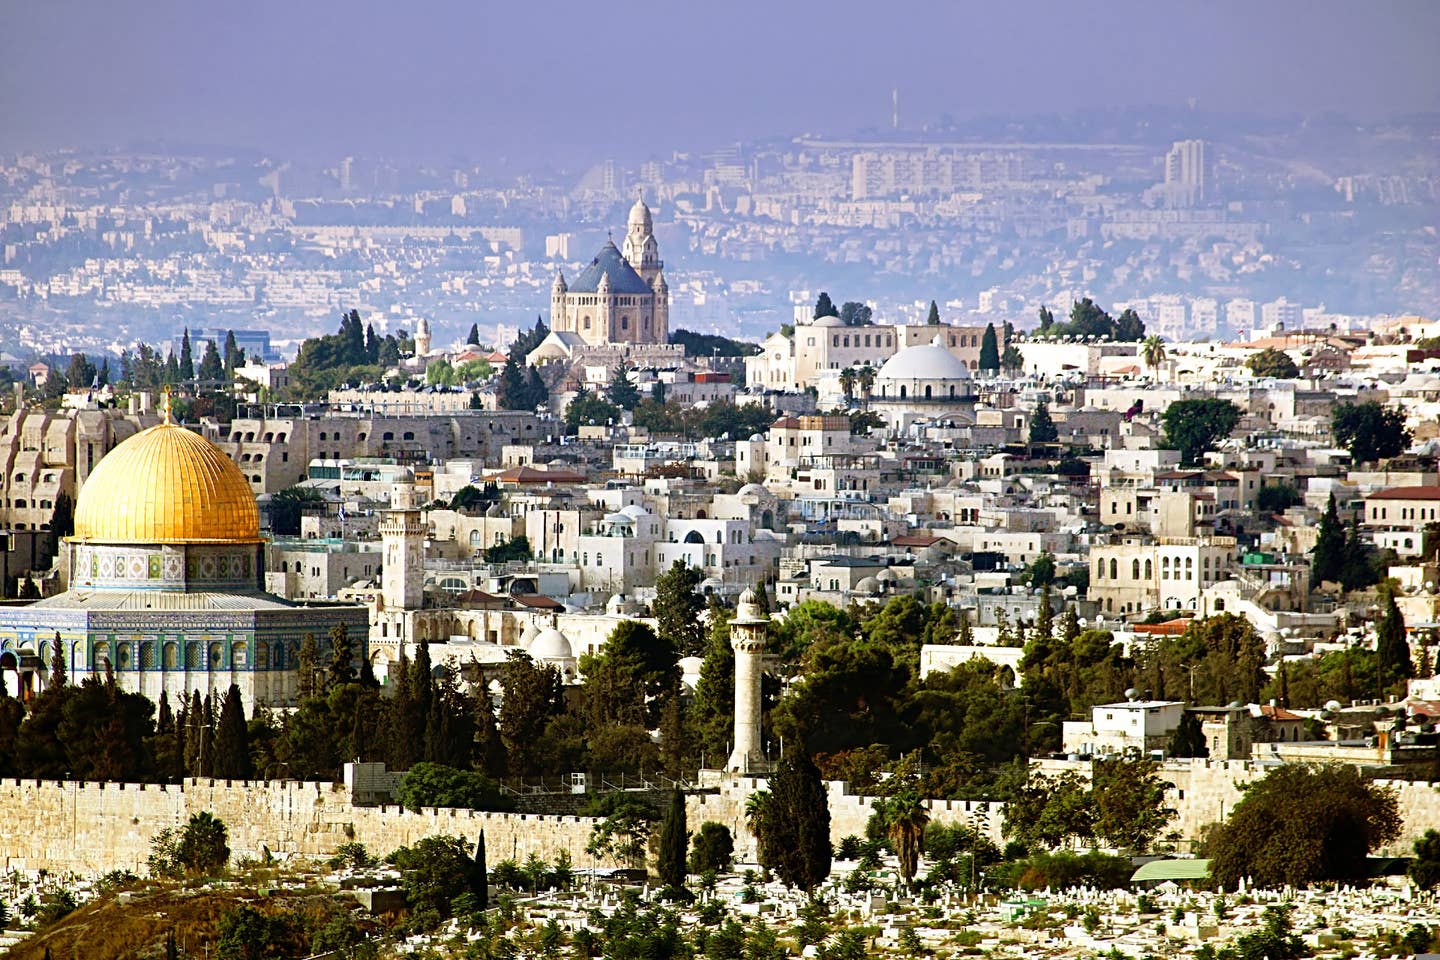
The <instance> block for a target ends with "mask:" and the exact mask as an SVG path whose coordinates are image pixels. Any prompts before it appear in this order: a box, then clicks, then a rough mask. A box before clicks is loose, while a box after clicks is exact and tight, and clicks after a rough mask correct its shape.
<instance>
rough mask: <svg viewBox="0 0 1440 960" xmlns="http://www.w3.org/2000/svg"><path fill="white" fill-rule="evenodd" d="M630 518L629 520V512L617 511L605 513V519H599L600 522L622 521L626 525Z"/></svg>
mask: <svg viewBox="0 0 1440 960" xmlns="http://www.w3.org/2000/svg"><path fill="white" fill-rule="evenodd" d="M630 520H631V518H630V514H628V513H619V512H617V513H607V514H605V519H604V520H603V521H601V522H602V523H623V524H627V525H628V524H629V523H630Z"/></svg>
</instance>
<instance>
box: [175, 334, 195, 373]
mask: <svg viewBox="0 0 1440 960" xmlns="http://www.w3.org/2000/svg"><path fill="white" fill-rule="evenodd" d="M175 370H176V373H177V374H178V375H179V378H180V379H181V380H194V379H195V352H194V351H193V350H192V349H191V348H190V328H189V327H186V328H185V333H184V334H183V335H182V336H181V338H180V363H179V365H178V366H177V367H176V368H175Z"/></svg>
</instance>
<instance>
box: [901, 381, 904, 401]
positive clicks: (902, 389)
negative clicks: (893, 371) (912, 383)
mask: <svg viewBox="0 0 1440 960" xmlns="http://www.w3.org/2000/svg"><path fill="white" fill-rule="evenodd" d="M900 399H901V400H904V399H905V384H903V383H902V384H900Z"/></svg>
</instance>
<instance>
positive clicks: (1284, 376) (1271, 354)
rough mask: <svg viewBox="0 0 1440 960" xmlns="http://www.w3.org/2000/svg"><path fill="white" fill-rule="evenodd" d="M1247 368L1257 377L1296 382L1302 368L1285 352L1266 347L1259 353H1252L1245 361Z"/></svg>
mask: <svg viewBox="0 0 1440 960" xmlns="http://www.w3.org/2000/svg"><path fill="white" fill-rule="evenodd" d="M1245 366H1247V367H1249V368H1250V372H1251V373H1252V374H1254V375H1255V376H1257V377H1272V378H1274V379H1276V380H1294V379H1295V378H1296V377H1298V376H1300V368H1299V367H1297V366H1296V365H1295V361H1294V360H1291V359H1290V355H1289V354H1288V353H1286V352H1285V351H1283V350H1276V349H1275V348H1274V347H1266V348H1265V349H1264V350H1261V351H1259V352H1258V353H1252V354H1251V355H1250V358H1249V359H1248V360H1246V361H1245Z"/></svg>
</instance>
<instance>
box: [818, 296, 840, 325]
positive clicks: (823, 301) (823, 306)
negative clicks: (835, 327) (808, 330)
mask: <svg viewBox="0 0 1440 960" xmlns="http://www.w3.org/2000/svg"><path fill="white" fill-rule="evenodd" d="M838 316H840V308H839V307H837V306H835V304H834V302H833V301H832V300H831V299H830V294H829V293H827V292H825V291H824V290H821V291H820V296H819V297H818V298H817V299H816V300H815V319H816V320H819V319H820V318H821V317H838Z"/></svg>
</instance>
